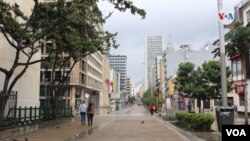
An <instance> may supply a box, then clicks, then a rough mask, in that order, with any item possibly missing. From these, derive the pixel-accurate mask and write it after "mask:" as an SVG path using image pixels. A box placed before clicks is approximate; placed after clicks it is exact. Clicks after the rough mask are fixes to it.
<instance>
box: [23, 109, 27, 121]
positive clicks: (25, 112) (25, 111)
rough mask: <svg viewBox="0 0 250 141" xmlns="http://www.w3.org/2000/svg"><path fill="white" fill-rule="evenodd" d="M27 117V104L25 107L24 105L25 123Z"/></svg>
mask: <svg viewBox="0 0 250 141" xmlns="http://www.w3.org/2000/svg"><path fill="white" fill-rule="evenodd" d="M26 118H27V107H26V106H25V107H24V122H25V123H27V120H26Z"/></svg>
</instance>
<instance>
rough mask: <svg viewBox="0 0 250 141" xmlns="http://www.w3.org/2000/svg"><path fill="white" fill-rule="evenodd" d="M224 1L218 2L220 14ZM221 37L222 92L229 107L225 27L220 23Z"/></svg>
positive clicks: (223, 101) (223, 99)
mask: <svg viewBox="0 0 250 141" xmlns="http://www.w3.org/2000/svg"><path fill="white" fill-rule="evenodd" d="M222 8H223V5H222V0H218V12H219V11H220V10H222ZM219 35H220V36H219V37H220V61H221V90H222V106H223V107H226V106H227V87H226V86H227V81H226V62H225V44H224V40H225V39H224V26H223V24H222V23H221V22H219Z"/></svg>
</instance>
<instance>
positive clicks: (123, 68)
mask: <svg viewBox="0 0 250 141" xmlns="http://www.w3.org/2000/svg"><path fill="white" fill-rule="evenodd" d="M109 61H110V68H112V69H114V70H115V71H116V72H118V73H119V74H120V91H121V92H122V93H124V92H126V78H127V56H126V55H109Z"/></svg>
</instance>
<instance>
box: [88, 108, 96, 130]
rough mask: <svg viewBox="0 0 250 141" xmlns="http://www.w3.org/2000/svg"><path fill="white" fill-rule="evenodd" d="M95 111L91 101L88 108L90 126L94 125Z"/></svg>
mask: <svg viewBox="0 0 250 141" xmlns="http://www.w3.org/2000/svg"><path fill="white" fill-rule="evenodd" d="M94 113H95V112H94V108H93V104H92V103H89V106H88V108H87V115H88V126H92V123H93V117H94Z"/></svg>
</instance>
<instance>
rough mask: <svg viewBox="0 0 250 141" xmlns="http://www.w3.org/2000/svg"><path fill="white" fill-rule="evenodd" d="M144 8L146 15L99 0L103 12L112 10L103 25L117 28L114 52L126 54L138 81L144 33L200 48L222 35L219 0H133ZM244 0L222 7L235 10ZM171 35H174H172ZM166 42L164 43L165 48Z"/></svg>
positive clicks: (230, 1) (176, 44)
mask: <svg viewBox="0 0 250 141" xmlns="http://www.w3.org/2000/svg"><path fill="white" fill-rule="evenodd" d="M133 2H134V4H135V5H136V6H137V7H139V8H143V9H145V11H146V12H147V15H146V18H145V19H144V20H142V19H141V17H140V16H138V15H132V14H130V13H129V12H125V13H121V12H119V11H117V10H113V8H112V6H111V5H108V4H106V3H102V4H100V6H101V7H100V8H101V9H102V10H103V11H104V13H105V12H106V13H107V12H108V11H113V15H112V16H111V17H110V18H109V19H108V20H107V22H106V24H105V25H104V29H105V30H108V31H110V32H117V33H118V35H117V37H116V40H117V42H118V43H119V44H120V46H119V48H118V49H116V50H114V49H112V50H111V54H115V55H127V58H128V60H127V61H128V64H127V75H128V76H129V77H131V78H132V80H133V81H134V82H135V83H137V84H138V83H139V82H140V83H143V81H144V65H143V62H144V39H145V36H154V35H161V36H164V37H165V45H166V44H167V42H169V39H171V40H170V41H171V43H172V44H173V45H174V48H178V47H179V46H180V45H181V44H191V45H192V48H193V49H198V48H200V47H201V46H202V45H203V44H204V43H206V42H207V41H211V42H212V41H213V40H215V39H217V38H219V31H218V17H217V13H218V4H217V0H133ZM239 2H241V0H223V8H224V9H227V10H232V11H233V10H234V7H235V5H237V4H238V3H239ZM169 37H171V38H169ZM165 47H166V46H164V48H165Z"/></svg>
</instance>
